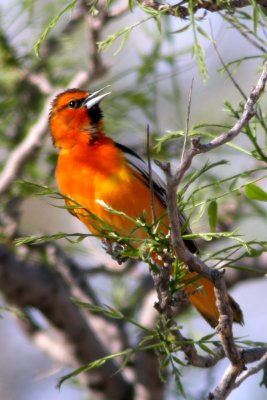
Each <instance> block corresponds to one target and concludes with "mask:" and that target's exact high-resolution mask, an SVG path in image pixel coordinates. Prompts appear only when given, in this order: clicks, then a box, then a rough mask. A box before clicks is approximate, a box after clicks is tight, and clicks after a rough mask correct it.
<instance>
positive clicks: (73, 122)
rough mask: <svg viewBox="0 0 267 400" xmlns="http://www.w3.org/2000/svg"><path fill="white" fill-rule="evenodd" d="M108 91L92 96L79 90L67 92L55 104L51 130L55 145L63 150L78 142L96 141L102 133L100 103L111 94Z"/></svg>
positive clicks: (57, 98) (52, 111) (54, 101)
mask: <svg viewBox="0 0 267 400" xmlns="http://www.w3.org/2000/svg"><path fill="white" fill-rule="evenodd" d="M104 89H105V88H103V89H100V90H98V91H96V92H93V93H91V94H90V93H89V92H87V91H84V90H80V89H68V90H66V91H65V92H63V93H60V94H59V95H57V96H56V98H55V99H54V100H53V102H52V106H51V110H50V118H49V124H50V131H51V135H52V139H53V142H54V145H55V146H56V147H59V148H62V149H68V148H71V147H73V146H74V145H75V144H77V143H83V142H86V143H90V142H91V141H95V140H96V139H97V138H98V136H99V135H101V133H102V116H103V115H102V112H101V109H100V107H99V104H100V102H101V100H103V99H104V97H106V96H107V95H108V94H110V92H106V93H103V91H104Z"/></svg>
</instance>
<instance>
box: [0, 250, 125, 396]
mask: <svg viewBox="0 0 267 400" xmlns="http://www.w3.org/2000/svg"><path fill="white" fill-rule="evenodd" d="M0 289H1V290H2V292H3V293H4V294H5V296H6V297H7V299H8V300H9V301H10V302H13V303H15V304H16V305H18V306H19V307H21V308H24V307H27V306H32V307H36V308H38V309H39V310H40V311H41V312H42V313H43V314H44V315H45V316H46V317H47V318H48V320H49V321H51V322H52V324H53V325H54V326H55V327H57V328H58V329H59V330H60V331H61V332H62V334H64V336H65V338H66V339H67V341H68V343H69V346H70V348H71V353H72V357H73V359H74V360H75V363H76V365H77V364H78V365H81V364H86V363H89V362H92V361H94V360H96V359H98V358H101V357H103V356H105V355H106V352H105V349H104V347H103V345H102V344H101V343H100V342H99V339H98V338H97V336H96V334H95V332H94V330H93V329H92V328H91V326H90V324H89V323H88V321H86V320H85V319H84V317H83V315H82V313H81V310H80V309H79V308H78V307H77V306H76V305H75V304H74V303H73V302H72V301H71V300H70V292H69V289H68V287H67V286H66V284H65V283H64V282H63V280H62V279H61V278H60V277H59V275H57V274H56V273H54V272H53V271H52V270H51V269H49V268H47V267H44V266H38V265H30V264H29V263H27V262H24V261H21V260H19V259H18V258H17V257H16V256H14V255H13V254H12V253H11V252H9V251H8V249H7V248H6V247H5V246H0ZM87 383H88V387H89V388H90V389H91V391H93V392H94V395H95V397H94V398H96V399H101V400H102V399H107V398H108V399H113V400H117V399H123V400H128V399H131V386H130V385H129V384H128V383H127V382H126V381H125V380H124V378H123V376H122V374H121V373H119V372H118V366H116V365H115V363H113V362H110V361H109V362H107V363H105V364H104V365H103V366H102V367H101V368H98V369H96V370H92V371H90V373H87Z"/></svg>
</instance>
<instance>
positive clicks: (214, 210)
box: [208, 200, 218, 232]
mask: <svg viewBox="0 0 267 400" xmlns="http://www.w3.org/2000/svg"><path fill="white" fill-rule="evenodd" d="M208 216H209V224H210V231H211V232H215V231H216V224H217V218H218V205H217V201H216V200H212V201H211V202H210V205H209V207H208Z"/></svg>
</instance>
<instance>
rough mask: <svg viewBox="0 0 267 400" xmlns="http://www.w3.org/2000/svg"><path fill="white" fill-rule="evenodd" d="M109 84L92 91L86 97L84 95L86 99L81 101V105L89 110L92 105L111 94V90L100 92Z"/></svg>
mask: <svg viewBox="0 0 267 400" xmlns="http://www.w3.org/2000/svg"><path fill="white" fill-rule="evenodd" d="M109 86H110V85H108V86H105V87H103V88H102V89H100V90H97V91H96V92H93V93H91V94H90V95H89V96H88V97H86V99H85V100H84V102H83V107H86V108H87V109H88V110H89V109H90V108H92V107H93V106H94V105H96V104H99V103H100V102H101V101H102V100H103V99H104V98H105V97H106V96H108V95H109V94H111V92H107V93H103V94H100V93H101V92H103V90H105V89H106V88H107V87H109Z"/></svg>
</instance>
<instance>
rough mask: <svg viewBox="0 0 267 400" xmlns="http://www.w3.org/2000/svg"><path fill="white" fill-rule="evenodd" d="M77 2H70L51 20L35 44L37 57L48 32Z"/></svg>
mask: <svg viewBox="0 0 267 400" xmlns="http://www.w3.org/2000/svg"><path fill="white" fill-rule="evenodd" d="M76 3H77V0H72V1H71V2H70V3H69V4H67V5H66V7H64V8H63V9H62V10H61V11H60V12H59V13H58V14H57V15H56V16H55V17H54V18H53V19H51V21H50V22H49V24H48V25H47V26H46V27H45V30H44V31H43V33H42V34H41V36H40V38H39V39H38V40H37V42H36V43H35V44H34V52H35V55H36V56H37V57H39V50H40V46H41V44H42V43H43V42H44V41H45V39H46V37H47V35H48V33H49V32H50V31H51V29H53V28H54V26H55V25H56V24H57V23H58V21H59V19H60V18H61V17H62V15H64V14H65V13H66V12H67V11H68V10H71V9H72V8H73V7H74V6H75V4H76Z"/></svg>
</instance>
